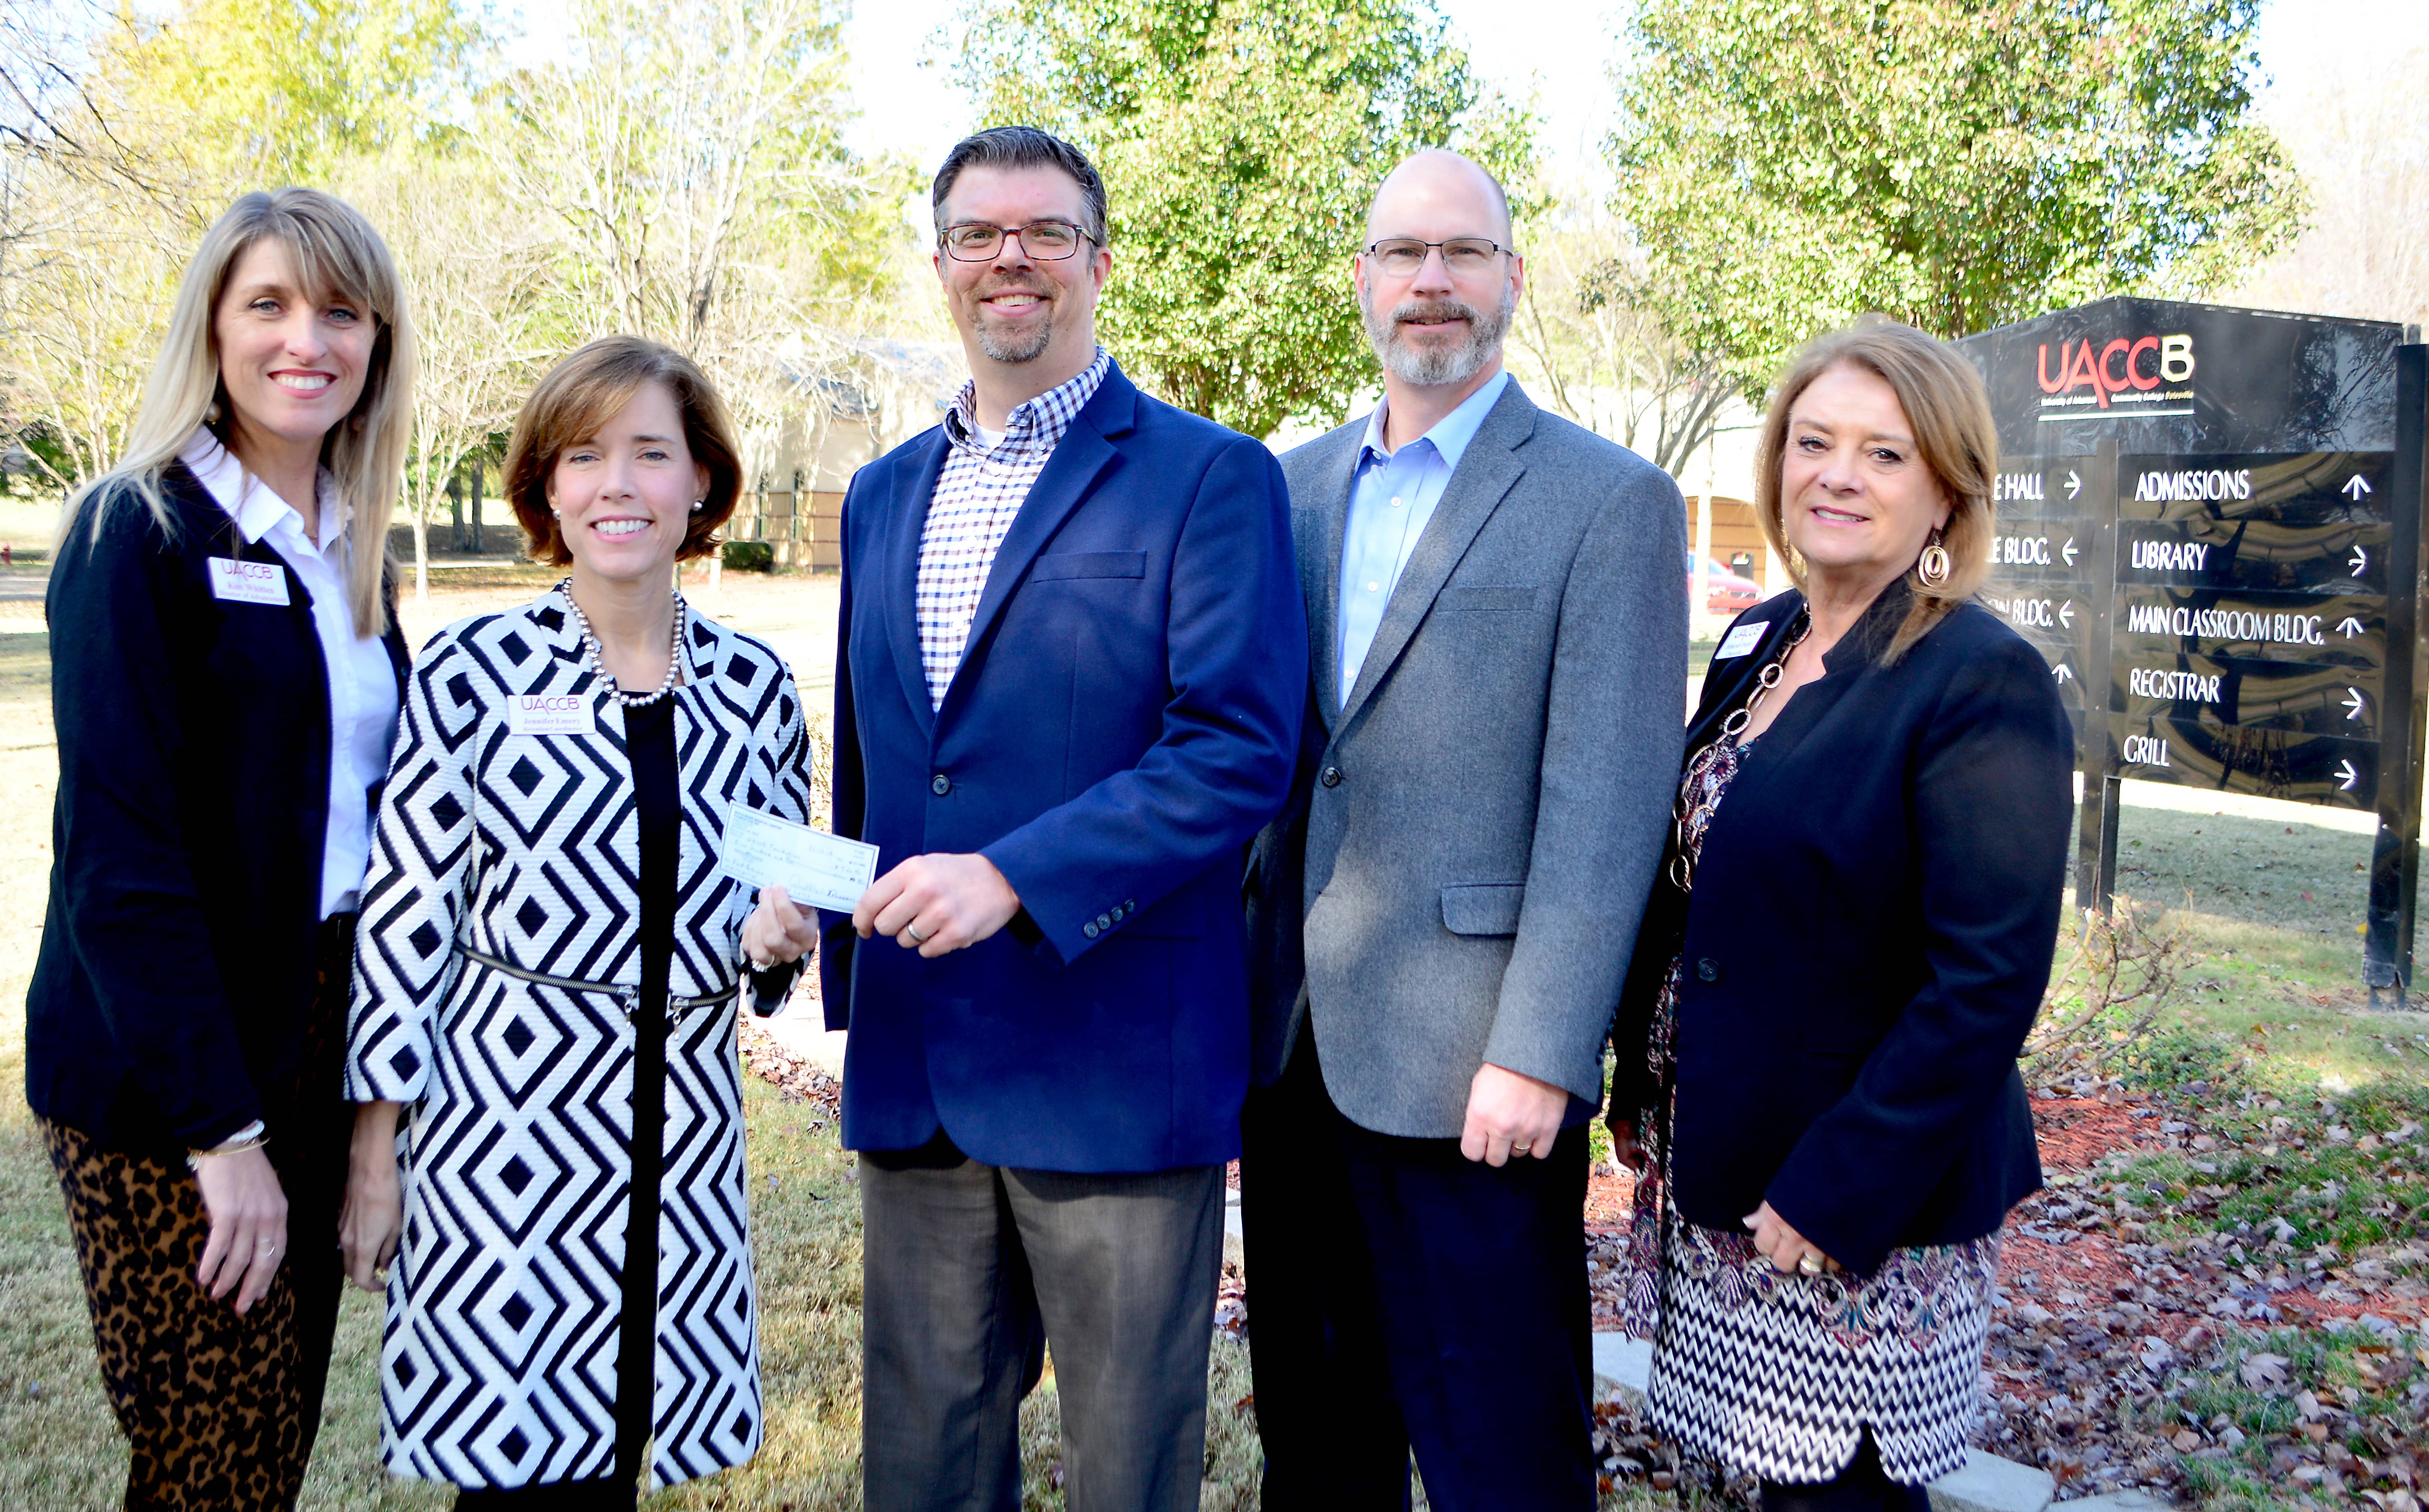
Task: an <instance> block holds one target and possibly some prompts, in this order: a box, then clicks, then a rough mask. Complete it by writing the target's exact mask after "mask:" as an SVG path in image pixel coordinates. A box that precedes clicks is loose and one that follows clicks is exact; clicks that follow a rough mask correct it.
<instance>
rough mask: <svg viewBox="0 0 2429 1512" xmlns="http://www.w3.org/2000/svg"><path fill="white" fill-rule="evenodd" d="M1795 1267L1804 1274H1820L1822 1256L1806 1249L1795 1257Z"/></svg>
mask: <svg viewBox="0 0 2429 1512" xmlns="http://www.w3.org/2000/svg"><path fill="white" fill-rule="evenodd" d="M1796 1269H1797V1270H1798V1271H1799V1272H1800V1273H1802V1274H1806V1275H1820V1274H1822V1257H1820V1256H1819V1255H1816V1254H1814V1253H1813V1252H1812V1251H1810V1250H1808V1251H1806V1252H1805V1254H1803V1255H1801V1256H1799V1257H1797V1261H1796Z"/></svg>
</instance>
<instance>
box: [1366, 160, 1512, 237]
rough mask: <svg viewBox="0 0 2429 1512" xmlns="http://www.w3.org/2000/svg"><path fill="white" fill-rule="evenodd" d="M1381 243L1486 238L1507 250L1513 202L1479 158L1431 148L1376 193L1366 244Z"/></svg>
mask: <svg viewBox="0 0 2429 1512" xmlns="http://www.w3.org/2000/svg"><path fill="white" fill-rule="evenodd" d="M1379 237H1414V238H1417V239H1418V240H1420V241H1446V240H1448V239H1449V238H1453V237H1486V238H1491V239H1492V240H1495V241H1497V242H1499V243H1501V244H1502V245H1503V246H1505V247H1506V246H1508V245H1509V244H1510V241H1511V224H1510V196H1509V194H1508V193H1507V192H1506V191H1505V190H1504V189H1502V188H1501V181H1500V180H1499V179H1497V178H1495V177H1494V176H1493V175H1492V174H1491V173H1486V172H1485V171H1484V169H1483V168H1482V167H1481V166H1480V165H1479V164H1478V163H1477V162H1476V161H1475V160H1474V159H1473V158H1469V157H1464V156H1461V155H1460V154H1458V153H1455V152H1452V151H1451V150H1450V149H1449V148H1447V147H1432V148H1429V149H1427V150H1426V151H1424V152H1421V153H1416V154H1414V155H1413V156H1408V157H1404V158H1402V159H1401V160H1400V163H1399V166H1398V167H1396V168H1395V169H1393V170H1392V171H1391V172H1390V173H1387V174H1385V175H1384V176H1383V182H1382V183H1381V185H1380V186H1379V187H1378V188H1377V189H1376V190H1375V203H1374V204H1373V205H1371V206H1369V207H1368V208H1367V211H1366V240H1367V241H1368V242H1369V243H1370V244H1371V243H1373V242H1374V241H1375V239H1376V238H1379Z"/></svg>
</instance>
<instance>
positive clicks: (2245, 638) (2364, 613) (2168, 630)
mask: <svg viewBox="0 0 2429 1512" xmlns="http://www.w3.org/2000/svg"><path fill="white" fill-rule="evenodd" d="M2160 649H2165V650H2170V651H2178V652H2182V653H2183V654H2185V655H2188V656H2226V657H2239V658H2243V659H2247V660H2256V661H2268V662H2323V663H2326V664H2328V665H2330V666H2346V667H2354V668H2356V669H2362V670H2371V671H2375V670H2376V669H2377V668H2379V667H2381V666H2385V665H2387V598H2386V596H2385V595H2384V594H2375V593H2372V594H2338V595H2336V596H2334V597H2328V596H2325V595H2321V594H2298V593H2215V592H2211V591H2209V590H2207V589H2200V588H2196V589H2190V590H2184V591H2179V590H2177V589H2173V588H2144V587H2139V586H2135V585H2132V584H2129V583H2119V584H2118V585H2117V654H2118V656H2119V658H2120V659H2121V660H2123V659H2124V658H2126V657H2129V656H2130V657H2134V658H2138V659H2140V660H2145V661H2147V660H2148V659H2149V658H2150V656H2151V654H2152V652H2154V651H2156V650H2160Z"/></svg>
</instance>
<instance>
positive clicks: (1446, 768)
mask: <svg viewBox="0 0 2429 1512" xmlns="http://www.w3.org/2000/svg"><path fill="white" fill-rule="evenodd" d="M1365 424H1366V422H1365V421H1364V420H1363V419H1360V420H1356V421H1353V422H1352V423H1350V424H1347V425H1345V426H1343V427H1341V428H1340V429H1339V430H1337V431H1334V432H1332V433H1331V434H1330V435H1329V436H1322V437H1320V438H1318V439H1316V440H1314V441H1311V442H1309V443H1308V444H1307V445H1305V446H1302V447H1299V448H1297V449H1296V450H1295V451H1293V452H1290V453H1289V454H1287V455H1285V456H1284V457H1283V458H1282V471H1283V474H1284V476H1285V477H1286V478H1287V479H1288V480H1289V483H1290V489H1291V528H1292V534H1293V535H1294V537H1295V538H1296V541H1297V550H1298V571H1299V584H1300V590H1301V591H1302V592H1303V593H1304V594H1305V595H1306V597H1307V619H1308V655H1309V659H1310V661H1311V663H1312V665H1313V666H1314V680H1313V684H1312V692H1313V698H1314V707H1313V708H1312V709H1311V710H1310V711H1309V715H1308V718H1307V723H1306V733H1305V736H1304V738H1303V740H1302V743H1301V747H1300V752H1299V763H1298V770H1297V779H1296V781H1295V782H1294V783H1293V786H1292V791H1291V801H1290V804H1289V806H1288V807H1286V808H1285V809H1284V810H1283V811H1282V814H1281V816H1280V817H1279V818H1277V819H1276V820H1275V821H1274V822H1273V824H1271V825H1270V826H1268V827H1267V828H1266V829H1265V830H1264V832H1263V833H1262V834H1260V835H1259V836H1258V837H1257V841H1256V844H1255V846H1253V847H1252V849H1251V850H1250V852H1249V861H1248V877H1247V879H1246V881H1245V883H1244V894H1245V899H1246V903H1247V906H1248V929H1249V949H1250V952H1251V959H1250V1000H1251V1004H1252V1011H1253V1013H1254V1019H1253V1032H1254V1036H1255V1038H1254V1044H1253V1049H1252V1053H1253V1055H1254V1057H1255V1059H1254V1062H1253V1065H1252V1068H1251V1069H1252V1074H1253V1075H1254V1076H1255V1078H1256V1080H1257V1081H1258V1083H1259V1084H1261V1085H1264V1084H1270V1083H1271V1082H1273V1081H1274V1080H1276V1079H1277V1078H1279V1077H1280V1076H1281V1072H1282V1068H1283V1066H1284V1065H1285V1064H1287V1062H1288V1061H1289V1059H1290V1054H1291V1049H1292V1046H1293V1044H1294V1043H1295V1042H1296V1040H1297V1036H1298V1033H1299V1027H1300V1025H1301V1024H1302V1023H1305V1022H1308V1021H1309V1020H1310V1019H1311V1018H1312V1019H1313V1022H1314V1029H1315V1036H1316V1042H1317V1044H1319V1045H1320V1046H1321V1047H1322V1060H1323V1067H1324V1080H1325V1085H1326V1087H1327V1089H1328V1090H1329V1091H1330V1093H1331V1094H1332V1100H1333V1103H1334V1105H1335V1106H1337V1107H1338V1108H1339V1109H1341V1110H1342V1112H1344V1113H1345V1114H1347V1115H1348V1117H1349V1118H1350V1119H1352V1120H1353V1121H1355V1122H1356V1123H1358V1124H1359V1125H1361V1126H1364V1127H1366V1128H1370V1129H1373V1130H1375V1131H1377V1132H1379V1133H1383V1134H1395V1135H1403V1136H1410V1137H1414V1138H1423V1139H1446V1138H1456V1137H1457V1136H1458V1135H1459V1133H1460V1131H1461V1127H1462V1124H1463V1123H1464V1121H1465V1118H1466V1109H1467V1093H1468V1084H1469V1082H1470V1081H1471V1080H1473V1079H1474V1077H1475V1076H1476V1072H1477V1068H1478V1067H1479V1065H1481V1064H1482V1063H1484V1062H1485V1061H1488V1060H1489V1061H1491V1062H1492V1063H1494V1064H1495V1065H1498V1066H1503V1067H1506V1068H1508V1069H1509V1070H1512V1071H1518V1072H1523V1073H1525V1074H1526V1075H1528V1076H1535V1077H1538V1078H1540V1079H1542V1080H1545V1081H1548V1082H1551V1083H1553V1084H1555V1085H1557V1086H1561V1087H1565V1088H1567V1089H1568V1090H1569V1092H1570V1093H1573V1094H1574V1096H1575V1097H1576V1099H1577V1101H1575V1102H1573V1103H1572V1104H1571V1105H1570V1121H1571V1122H1572V1123H1578V1122H1582V1121H1583V1120H1584V1119H1586V1118H1588V1117H1591V1116H1592V1112H1593V1109H1594V1107H1595V1105H1597V1104H1599V1103H1600V1101H1601V1097H1602V1067H1601V1060H1602V1044H1603V1039H1604V1036H1605V1034H1606V1033H1607V1032H1608V1031H1609V1029H1610V1027H1611V1010H1612V1006H1613V1005H1614V1004H1615V1003H1616V1002H1617V1001H1618V998H1619V989H1620V982H1621V979H1622V978H1623V977H1624V976H1625V975H1626V973H1627V969H1628V956H1629V952H1630V951H1631V950H1632V949H1633V948H1634V946H1635V943H1636V929H1637V924H1638V921H1639V919H1640V917H1641V916H1642V914H1643V912H1644V900H1645V896H1646V893H1647V890H1648V889H1649V887H1650V885H1651V883H1652V879H1653V872H1654V868H1655V867H1656V866H1657V865H1658V864H1659V863H1660V862H1661V845H1662V840H1663V838H1664V836H1665V834H1666V833H1667V830H1668V826H1669V822H1670V810H1671V797H1672V794H1673V792H1674V790H1675V789H1676V787H1677V780H1678V761H1679V754H1680V742H1681V739H1682V729H1683V726H1684V724H1685V718H1686V705H1687V693H1686V670H1687V601H1686V597H1687V589H1686V582H1687V574H1686V560H1687V540H1686V509H1685V506H1684V504H1683V502H1682V501H1681V500H1680V498H1679V495H1678V488H1677V485H1676V484H1674V483H1672V482H1671V481H1670V479H1669V477H1668V475H1666V474H1665V473H1663V472H1662V471H1661V469H1659V468H1655V467H1654V466H1652V465H1651V464H1650V463H1647V462H1645V461H1644V460H1643V459H1642V458H1640V457H1638V456H1636V455H1635V454H1634V453H1632V452H1628V451H1626V450H1624V449H1622V448H1620V447H1618V446H1615V445H1613V444H1612V443H1611V442H1609V441H1606V440H1604V439H1603V438H1602V437H1600V436H1595V435H1594V434H1593V433H1592V432H1589V431H1586V430H1582V429H1580V428H1579V427H1578V426H1576V425H1574V424H1571V423H1570V422H1569V421H1567V420H1564V419H1560V418H1559V417H1557V416H1554V415H1551V414H1548V413H1546V412H1545V411H1543V410H1540V409H1538V408H1536V407H1535V404H1534V403H1533V401H1531V400H1529V399H1528V397H1527V396H1526V394H1525V393H1523V392H1522V391H1521V390H1520V389H1519V387H1518V386H1517V384H1515V383H1514V382H1513V383H1512V384H1511V385H1510V386H1508V387H1507V388H1506V389H1505V390H1504V391H1503V393H1502V396H1501V398H1500V400H1499V402H1498V403H1495V405H1494V406H1493V410H1492V413H1491V414H1489V415H1487V416H1486V417H1485V419H1484V424H1483V425H1482V426H1481V427H1480V428H1479V430H1478V431H1477V433H1476V438H1475V439H1474V440H1473V441H1472V442H1470V443H1469V445H1468V448H1467V451H1466V452H1465V453H1464V454H1463V455H1462V457H1461V459H1460V465H1459V468H1458V470H1457V471H1456V472H1454V473H1453V474H1452V475H1451V480H1450V485H1449V486H1448V487H1447V488H1446V490H1445V491H1444V494H1443V499H1442V502H1441V504H1440V505H1439V506H1438V507H1437V508H1436V509H1435V511H1434V515H1433V518H1432V519H1431V520H1429V521H1428V522H1427V525H1426V528H1425V532H1424V534H1422V535H1420V536H1419V537H1418V540H1417V547H1416V550H1415V551H1414V552H1413V554H1412V555H1411V556H1410V558H1409V564H1408V567H1407V568H1406V569H1405V570H1404V571H1403V572H1402V573H1401V575H1400V581H1399V583H1398V585H1397V586H1396V587H1395V588H1394V589H1393V592H1392V597H1391V600H1390V601H1389V602H1388V603H1387V604H1386V605H1385V607H1384V613H1383V622H1382V625H1381V626H1380V629H1379V630H1378V631H1377V632H1376V634H1375V644H1374V646H1373V648H1372V649H1370V650H1369V651H1368V652H1367V653H1366V660H1365V662H1364V664H1363V666H1362V667H1361V669H1360V671H1359V674H1358V682H1357V685H1356V686H1355V687H1353V688H1351V689H1350V690H1349V696H1348V698H1347V702H1346V703H1345V702H1344V700H1343V698H1342V690H1341V687H1340V669H1339V668H1340V653H1339V639H1338V626H1339V618H1340V584H1339V577H1340V568H1341V550H1342V536H1343V533H1344V531H1345V529H1346V527H1347V519H1348V510H1349V484H1350V475H1351V471H1352V469H1353V468H1354V467H1355V465H1356V462H1357V457H1358V449H1359V443H1360V441H1361V440H1362V439H1363V436H1364V433H1365Z"/></svg>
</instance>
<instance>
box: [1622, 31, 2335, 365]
mask: <svg viewBox="0 0 2429 1512" xmlns="http://www.w3.org/2000/svg"><path fill="white" fill-rule="evenodd" d="M2260 3H2261V0H1808V3H1805V4H1798V5H1779V4H1776V3H1774V0H1644V4H1643V6H1642V8H1641V9H1639V11H1638V12H1637V14H1636V18H1635V20H1634V22H1633V24H1632V25H1631V26H1630V27H1629V29H1628V41H1629V42H1630V44H1631V48H1630V51H1631V53H1632V55H1633V56H1632V57H1631V58H1629V59H1628V61H1627V62H1625V63H1623V65H1622V66H1621V69H1620V70H1619V72H1618V74H1617V77H1616V82H1617V85H1618V104H1619V107H1620V113H1621V121H1622V124H1621V126H1620V128H1619V130H1618V131H1617V132H1616V133H1615V134H1614V135H1613V136H1612V137H1611V140H1610V142H1609V143H1608V153H1607V155H1608V157H1609V160H1610V162H1611V167H1612V169H1613V170H1614V172H1615V173H1616V175H1617V180H1618V189H1617V191H1616V197H1615V200H1614V208H1615V209H1617V210H1618V212H1619V213H1620V214H1621V216H1622V217H1623V218H1624V219H1625V220H1626V221H1627V222H1628V226H1629V229H1630V231H1631V232H1632V234H1633V238H1634V240H1635V241H1636V243H1637V244H1638V245H1640V246H1642V247H1643V248H1644V250H1645V253H1646V255H1647V256H1648V257H1649V258H1650V260H1651V268H1650V272H1651V274H1652V277H1653V283H1654V287H1655V288H1656V290H1657V295H1658V304H1659V307H1660V310H1661V315H1662V316H1663V318H1664V320H1665V322H1666V323H1667V324H1668V326H1669V328H1670V330H1671V331H1672V332H1673V333H1674V334H1675V335H1677V337H1679V338H1680V339H1682V340H1683V341H1685V342H1686V344H1687V345H1688V346H1689V347H1690V348H1692V349H1694V350H1696V351H1699V352H1704V353H1712V354H1714V355H1716V356H1719V357H1721V358H1722V359H1723V360H1724V361H1725V362H1726V363H1727V365H1728V366H1729V368H1730V369H1731V370H1733V371H1734V372H1735V373H1736V374H1737V375H1738V376H1739V377H1741V378H1742V379H1743V380H1744V381H1746V382H1747V383H1748V384H1749V385H1751V386H1756V387H1760V386H1761V385H1762V384H1763V383H1764V382H1766V381H1767V380H1768V379H1769V377H1770V376H1771V374H1772V373H1774V372H1775V371H1776V370H1777V369H1778V367H1779V365H1780V364H1781V362H1782V361H1783V360H1784V359H1785V358H1786V357H1787V356H1788V355H1789V354H1790V353H1793V351H1794V350H1795V349H1796V348H1797V347H1798V346H1799V345H1801V344H1802V343H1803V342H1804V341H1806V340H1807V339H1809V337H1812V336H1813V335H1814V334H1816V333H1817V332H1819V331H1822V330H1825V329H1827V328H1829V327H1831V326H1834V325H1838V324H1842V323H1843V322H1845V321H1847V320H1852V319H1853V318H1855V317H1856V316H1858V315H1859V314H1862V313H1863V312H1865V311H1867V310H1880V311H1883V312H1886V313H1888V314H1890V315H1892V316H1895V317H1896V318H1898V319H1900V320H1908V321H1910V322H1912V323H1914V324H1916V325H1919V326H1921V327H1923V328H1924V329H1925V330H1927V331H1932V332H1936V333H1938V334H1940V335H1942V336H1946V337H1955V336H1960V335H1964V334H1967V333H1970V332H1974V331H1980V330H1985V329H1987V328H1989V327H1991V326H1994V325H1999V324H2002V323H2005V322H2007V321H2009V320H2017V319H2020V318H2022V317H2024V316H2028V315H2033V314H2038V313H2040V312H2041V311H2043V310H2046V309H2049V308H2051V307H2053V306H2057V305H2063V304H2074V303H2077V302H2080V301H2082V300H2086V299H2090V298H2095V297H2098V296H2101V295H2107V294H2116V293H2132V292H2140V291H2146V290H2161V289H2166V290H2185V291H2190V290H2196V289H2204V288H2214V287H2217V286H2218V285H2220V284H2222V283H2223V282H2225V281H2227V280H2228V279H2230V278H2231V277H2233V276H2234V275H2235V274H2236V273H2237V272H2238V271H2240V270H2242V269H2244V268H2246V267H2249V266H2250V265H2251V264H2253V263H2254V262H2256V261H2257V260H2258V259H2259V258H2260V257H2262V256H2265V255H2267V254H2268V253H2269V252H2270V251H2271V250H2272V249H2273V248H2274V247H2276V246H2277V245H2279V244H2280V243H2281V242H2282V241H2284V240H2285V239H2286V238H2288V237H2289V235H2290V234H2291V233H2292V231H2293V230H2294V229H2295V227H2296V226H2297V225H2298V223H2299V222H2300V220H2301V216H2302V211H2303V194H2302V190H2301V186H2300V185H2299V184H2298V183H2297V182H2296V180H2295V178H2294V175H2293V173H2292V170H2291V169H2290V168H2289V164H2288V161H2287V158H2286V156H2285V155H2284V154H2283V153H2282V152H2281V150H2280V149H2279V146H2278V144H2277V141H2276V140H2275V139H2274V138H2273V137H2272V135H2271V134H2270V133H2269V131H2268V129H2267V128H2266V127H2265V126H2263V125H2261V124H2260V123H2258V122H2257V121H2256V120H2255V119H2254V116H2253V111H2252V107H2253V95H2252V90H2251V88H2250V84H2249V82H2248V81H2249V80H2250V79H2251V77H2252V75H2253V74H2254V71H2255V70H2256V67H2257V58H2256V55H2255V54H2254V52H2253V50H2252V31H2253V26H2254V25H2255V22H2256V19H2257V16H2258V12H2259V8H2260Z"/></svg>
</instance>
